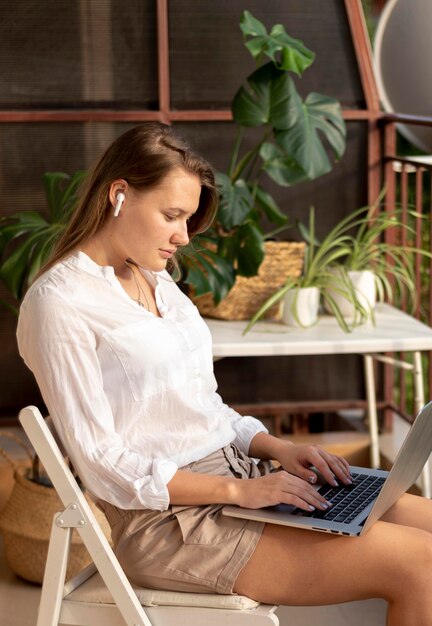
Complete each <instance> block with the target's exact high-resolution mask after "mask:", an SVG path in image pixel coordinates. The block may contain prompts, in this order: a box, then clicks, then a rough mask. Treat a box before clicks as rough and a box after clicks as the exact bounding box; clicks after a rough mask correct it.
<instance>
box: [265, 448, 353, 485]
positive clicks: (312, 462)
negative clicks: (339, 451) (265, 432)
mask: <svg viewBox="0 0 432 626" xmlns="http://www.w3.org/2000/svg"><path fill="white" fill-rule="evenodd" d="M283 443H284V444H285V445H282V446H280V448H279V450H278V453H277V458H276V460H277V461H279V463H280V464H281V466H282V467H283V469H285V470H286V471H287V472H290V473H291V474H295V475H296V476H299V477H300V478H302V479H303V480H306V481H308V482H309V483H311V484H313V483H315V482H316V480H317V476H316V474H315V473H314V472H313V471H312V470H311V467H315V468H316V469H317V470H318V471H319V472H320V473H321V475H322V476H323V478H324V479H325V480H326V481H327V482H328V483H329V484H330V485H333V486H338V482H337V480H339V481H341V482H342V483H343V484H345V485H350V484H351V483H352V478H351V475H350V468H349V464H348V462H347V461H346V460H345V459H343V458H342V457H339V456H336V455H334V454H330V453H329V452H326V450H324V449H323V448H320V447H319V446H313V445H294V444H292V443H289V442H283Z"/></svg>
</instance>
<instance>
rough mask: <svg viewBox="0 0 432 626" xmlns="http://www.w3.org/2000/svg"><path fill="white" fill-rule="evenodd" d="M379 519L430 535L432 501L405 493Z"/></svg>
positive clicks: (431, 528) (431, 531) (431, 527)
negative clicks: (426, 532) (417, 529)
mask: <svg viewBox="0 0 432 626" xmlns="http://www.w3.org/2000/svg"><path fill="white" fill-rule="evenodd" d="M381 519H382V521H385V522H392V523H393V524H402V525H404V526H411V527H413V528H422V529H423V530H427V531H428V532H430V533H432V500H429V499H428V498H423V497H420V496H414V495H411V494H409V493H406V494H405V495H403V496H402V497H401V498H399V500H398V501H397V502H396V504H395V505H393V506H392V507H391V508H390V509H389V510H388V511H387V513H385V514H384V515H383V516H382V518H381Z"/></svg>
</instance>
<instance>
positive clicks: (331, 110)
mask: <svg viewBox="0 0 432 626" xmlns="http://www.w3.org/2000/svg"><path fill="white" fill-rule="evenodd" d="M240 28H241V30H242V32H243V35H244V42H245V46H246V48H247V50H248V51H249V52H250V53H251V55H252V56H253V57H254V59H255V60H256V62H257V65H258V67H257V69H256V70H255V71H254V72H253V73H252V74H251V75H250V76H248V77H247V79H246V83H245V84H244V85H242V86H241V87H240V89H239V90H238V91H237V93H236V94H235V96H234V99H233V102H232V115H233V120H234V123H235V125H236V139H235V142H234V145H233V149H232V154H231V159H230V162H229V165H228V168H227V171H226V172H223V173H222V172H219V173H218V174H217V184H218V188H219V193H220V204H219V210H218V213H217V216H216V220H215V222H214V224H213V227H212V228H211V230H210V231H208V232H207V233H205V234H204V235H201V236H199V237H197V238H196V239H195V240H194V241H193V242H192V244H191V245H190V246H189V247H188V248H187V249H186V250H185V253H184V258H183V265H184V267H185V273H186V276H185V281H186V283H188V284H189V285H190V286H191V288H192V290H193V292H194V293H195V294H196V295H201V294H204V293H208V292H211V293H212V294H213V299H214V302H215V303H218V302H220V300H221V299H223V298H224V297H225V296H226V294H227V293H228V291H229V290H230V289H231V287H232V286H233V284H234V280H235V276H236V275H239V276H254V275H256V274H257V272H258V268H259V266H260V264H261V262H262V260H263V258H264V242H265V240H266V239H268V238H272V237H274V236H275V234H276V233H277V232H278V231H280V230H281V229H283V228H286V227H287V225H288V217H287V215H286V214H285V213H284V212H283V211H282V210H281V209H280V208H279V207H278V206H277V204H276V202H275V200H274V198H273V197H272V196H271V195H270V194H269V193H268V192H267V191H266V190H265V188H264V183H265V179H266V178H267V179H271V180H272V181H274V182H275V183H277V184H278V185H281V186H283V187H290V186H292V185H295V184H297V183H300V182H302V181H307V180H313V179H315V178H317V177H318V176H322V175H323V174H326V173H328V172H329V171H330V170H331V169H332V160H331V157H330V155H332V156H333V157H334V158H335V159H339V158H340V157H341V156H342V155H343V153H344V150H345V135H346V131H345V123H344V121H343V118H342V114H341V108H340V105H339V103H338V101H337V100H335V99H334V98H331V97H328V96H325V95H321V94H318V93H310V94H309V95H308V96H307V97H306V98H302V97H301V96H300V94H299V93H298V91H297V88H296V85H295V80H294V78H293V76H297V77H300V76H301V75H302V74H303V72H304V71H305V70H307V69H308V68H309V67H310V66H311V65H312V63H313V61H314V57H315V55H314V53H313V52H312V51H311V50H309V49H308V48H307V47H306V46H305V45H304V44H303V42H302V41H300V40H298V39H294V38H293V37H290V35H288V34H287V33H286V31H285V28H284V26H283V25H281V24H276V25H275V26H273V27H272V28H271V30H270V32H269V31H268V30H267V28H266V27H265V26H264V24H263V23H262V22H260V21H259V20H258V19H256V18H255V17H254V16H253V15H252V14H251V13H249V12H248V11H245V12H244V13H243V15H242V17H241V21H240ZM257 131H260V132H259V137H258V139H257V140H256V141H255V143H254V145H253V147H252V148H249V149H246V150H244V149H242V146H243V144H244V140H245V139H246V137H247V136H248V135H250V134H252V136H253V138H256V137H257ZM249 145H250V143H249ZM268 222H270V223H271V224H273V225H274V227H275V228H274V229H273V230H272V231H271V232H265V230H264V223H267V224H268Z"/></svg>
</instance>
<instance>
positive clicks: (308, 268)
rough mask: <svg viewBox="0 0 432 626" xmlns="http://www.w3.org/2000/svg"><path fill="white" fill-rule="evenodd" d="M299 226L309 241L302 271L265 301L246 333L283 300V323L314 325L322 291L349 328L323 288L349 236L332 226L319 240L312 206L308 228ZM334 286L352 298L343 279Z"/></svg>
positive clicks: (343, 324)
mask: <svg viewBox="0 0 432 626" xmlns="http://www.w3.org/2000/svg"><path fill="white" fill-rule="evenodd" d="M298 227H299V230H300V231H301V232H302V233H303V234H306V238H307V244H308V245H307V247H306V252H305V260H304V269H303V272H302V274H301V275H300V276H298V277H288V278H287V280H286V281H285V283H284V285H283V286H282V287H281V288H280V289H278V290H277V291H276V292H275V293H273V294H272V296H271V297H270V298H268V299H267V300H266V302H265V303H264V304H263V305H262V306H261V307H260V309H259V310H258V311H257V312H256V313H255V315H254V316H253V317H252V319H251V320H250V322H249V323H248V325H247V326H246V328H245V331H244V332H245V333H247V332H248V331H249V330H250V329H251V328H252V326H253V325H254V324H255V322H257V320H258V319H260V318H261V317H262V316H263V315H265V313H266V311H267V310H268V309H269V308H271V307H273V306H275V304H277V303H278V302H279V303H280V302H281V301H283V300H284V302H283V313H282V319H283V321H284V322H285V323H287V324H289V325H295V326H301V327H303V328H306V327H308V326H311V325H313V324H314V323H315V322H316V321H317V318H318V309H319V301H320V294H321V293H324V297H325V298H326V299H328V306H329V307H330V308H331V309H332V310H333V311H334V313H335V315H336V316H337V318H338V321H339V323H340V325H341V326H342V327H343V328H344V329H345V330H349V329H350V328H349V324H348V322H347V321H346V320H345V319H344V317H343V316H342V315H341V314H340V312H339V310H338V308H337V306H335V305H334V298H333V295H332V294H328V293H327V291H326V288H327V287H328V286H329V284H333V281H334V276H333V273H332V268H333V267H334V264H335V263H336V262H337V261H338V260H340V259H342V258H343V257H345V256H346V255H347V254H348V247H347V244H348V242H349V237H348V235H346V234H344V233H341V232H339V229H338V228H334V229H332V230H331V231H330V232H329V233H328V235H327V236H326V237H325V238H324V240H323V241H322V242H321V243H319V242H318V241H317V239H316V237H315V209H314V208H313V207H311V209H310V211H309V226H308V228H307V229H306V227H304V226H303V225H302V224H299V225H298ZM334 288H335V290H336V291H337V292H338V293H340V294H343V295H345V296H346V297H347V298H348V299H350V298H351V299H352V291H351V290H350V288H349V286H348V285H346V284H345V283H344V282H342V281H340V283H338V284H337V285H334Z"/></svg>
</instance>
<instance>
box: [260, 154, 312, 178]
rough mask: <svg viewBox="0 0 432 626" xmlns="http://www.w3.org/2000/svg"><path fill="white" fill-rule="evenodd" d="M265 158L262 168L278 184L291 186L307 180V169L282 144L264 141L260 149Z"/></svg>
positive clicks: (262, 156) (261, 155)
mask: <svg viewBox="0 0 432 626" xmlns="http://www.w3.org/2000/svg"><path fill="white" fill-rule="evenodd" d="M260 157H261V158H262V159H263V164H262V169H263V170H264V171H265V172H266V174H268V176H270V178H271V179H272V180H274V181H275V182H276V183H278V185H282V186H283V187H290V186H291V185H295V184H297V183H299V182H301V181H303V180H307V175H306V173H305V171H304V170H303V169H302V168H301V167H300V165H299V164H298V163H297V161H295V160H294V159H293V158H292V156H290V155H289V154H287V153H286V152H285V151H284V150H283V149H282V148H281V147H280V146H277V145H275V144H272V143H264V144H263V145H262V146H261V149H260Z"/></svg>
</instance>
